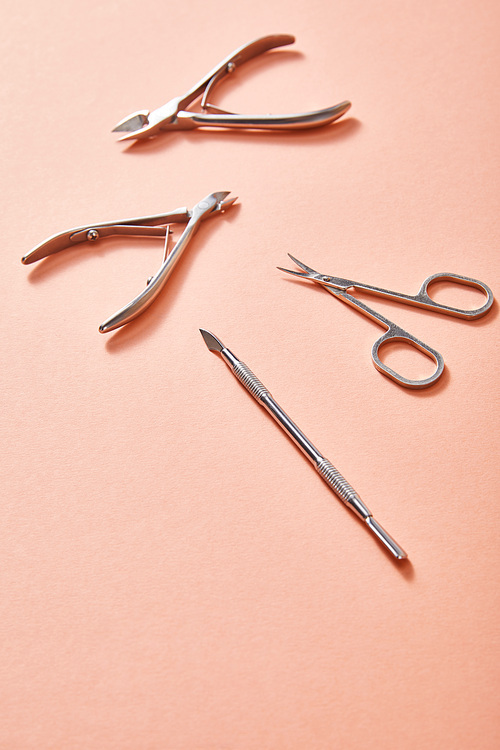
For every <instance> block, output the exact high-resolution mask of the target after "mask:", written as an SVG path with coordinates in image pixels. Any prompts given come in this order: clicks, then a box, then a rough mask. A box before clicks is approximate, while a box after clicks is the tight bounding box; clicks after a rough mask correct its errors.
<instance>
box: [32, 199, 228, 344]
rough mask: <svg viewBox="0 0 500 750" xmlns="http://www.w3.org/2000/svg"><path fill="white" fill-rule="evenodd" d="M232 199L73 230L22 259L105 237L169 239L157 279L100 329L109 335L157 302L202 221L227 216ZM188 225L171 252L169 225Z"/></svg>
mask: <svg viewBox="0 0 500 750" xmlns="http://www.w3.org/2000/svg"><path fill="white" fill-rule="evenodd" d="M228 195H229V193H228V192H219V193H211V194H210V195H207V196H206V198H203V200H201V201H200V202H199V203H197V204H196V206H195V207H194V208H192V209H189V208H178V209H176V210H175V211H172V212H170V213H166V214H156V215H154V216H140V217H137V218H135V219H124V220H123V221H112V222H103V223H101V224H87V225H86V226H83V227H76V228H74V229H69V230H68V231H66V232H60V233H59V234H55V235H53V236H52V237H49V239H47V240H45V241H44V242H42V243H40V244H39V245H37V246H36V247H35V248H34V249H33V250H31V252H29V253H28V254H27V255H25V256H24V257H23V258H22V262H23V263H24V264H26V265H28V264H29V263H34V262H35V261H37V260H41V259H42V258H46V257H47V256H48V255H53V254H54V253H58V252H60V251H61V250H64V249H65V248H67V247H70V246H72V245H75V244H79V243H82V242H90V243H93V242H96V241H97V240H99V239H101V238H103V237H111V236H115V235H127V236H133V237H165V252H164V257H163V262H162V264H161V266H160V268H159V270H158V271H157V272H156V273H155V274H154V276H151V277H150V278H149V279H148V281H147V284H146V287H145V288H144V289H143V290H142V292H141V293H140V294H138V295H137V297H135V298H134V299H133V300H132V301H131V302H129V303H128V305H125V307H122V308H121V310H119V311H118V312H117V313H115V314H114V315H112V316H111V317H110V318H108V319H107V320H106V321H105V322H104V323H102V325H100V326H99V331H100V332H101V333H108V332H109V331H113V330H114V329H115V328H119V327H120V326H123V325H125V324H126V323H130V321H131V320H133V319H134V318H136V317H137V316H138V315H140V314H141V313H142V312H144V310H145V309H146V308H147V307H149V305H150V304H151V303H152V302H153V301H154V300H155V299H156V297H157V296H158V294H159V293H160V292H161V290H162V289H163V287H164V285H165V283H166V281H167V279H168V278H169V276H170V274H171V273H172V271H173V269H174V267H175V265H176V263H177V261H178V260H179V258H180V257H181V255H182V253H183V252H184V250H185V248H186V246H187V245H188V243H189V241H190V240H191V238H192V237H193V236H194V234H195V232H196V231H197V230H198V228H199V226H200V223H201V221H203V220H204V219H207V218H209V217H212V216H217V215H220V214H222V213H224V211H225V210H226V209H227V208H229V207H230V206H232V205H233V203H234V202H235V201H236V200H237V198H229V199H227V196H228ZM185 222H187V224H186V228H185V229H184V231H183V232H182V234H181V236H180V237H179V239H178V240H177V242H176V244H175V245H174V247H173V248H172V249H171V250H169V248H168V236H169V232H170V231H171V230H169V226H168V225H169V224H177V223H185Z"/></svg>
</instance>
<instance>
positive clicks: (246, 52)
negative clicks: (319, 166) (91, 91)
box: [113, 34, 351, 141]
mask: <svg viewBox="0 0 500 750" xmlns="http://www.w3.org/2000/svg"><path fill="white" fill-rule="evenodd" d="M294 41H295V37H294V36H291V35H290V34H272V35H271V36H265V37H262V38H260V39H256V40H255V41H253V42H250V43H249V44H244V45H243V46H242V47H239V48H238V49H237V50H235V51H234V52H232V53H231V54H230V55H228V57H226V58H225V59H224V60H223V61H222V62H221V63H219V64H218V65H216V66H215V68H213V69H212V70H211V71H210V72H209V73H207V75H206V76H204V77H203V78H202V79H201V80H200V81H198V83H196V84H195V85H194V86H193V87H192V88H190V89H189V91H187V92H186V93H185V94H183V95H182V96H177V97H175V98H174V99H171V100H170V101H169V102H167V104H164V105H163V106H162V107H159V108H158V109H155V110H153V111H152V112H150V111H149V110H148V109H141V110H139V111H138V112H134V113H133V114H131V115H128V116H127V117H125V118H124V119H123V120H120V122H119V123H118V125H116V126H115V127H114V128H113V132H114V133H125V135H123V136H122V137H121V138H120V139H119V140H121V141H125V140H131V139H136V138H149V137H151V136H152V135H156V134H157V133H158V132H159V131H160V130H191V129H193V128H199V127H211V128H247V129H251V130H283V129H300V128H312V127H318V126H320V125H327V124H328V123H330V122H333V121H334V120H337V119H338V118H339V117H342V115H343V114H345V113H346V112H347V110H348V109H349V107H350V106H351V103H350V102H348V101H344V102H341V103H340V104H336V105H335V106H333V107H327V108H326V109H320V110H318V111H317V112H303V113H300V114H288V115H238V114H234V113H233V112H227V111H226V110H224V109H220V108H219V107H215V106H214V105H213V104H209V103H208V96H209V95H210V94H211V92H212V90H213V89H214V87H215V85H216V84H217V83H219V81H221V80H222V79H223V78H224V77H225V76H227V75H229V74H230V73H233V72H234V71H235V69H236V68H237V67H238V66H239V65H242V64H243V63H244V62H246V61H247V60H251V59H252V58H254V57H257V56H258V55H261V54H263V53H264V52H267V50H270V49H273V48H274V47H283V46H285V45H287V44H293V42H294ZM199 97H202V99H201V109H202V112H193V111H187V110H186V108H187V107H189V105H190V104H192V103H193V102H194V101H196V99H198V98H199Z"/></svg>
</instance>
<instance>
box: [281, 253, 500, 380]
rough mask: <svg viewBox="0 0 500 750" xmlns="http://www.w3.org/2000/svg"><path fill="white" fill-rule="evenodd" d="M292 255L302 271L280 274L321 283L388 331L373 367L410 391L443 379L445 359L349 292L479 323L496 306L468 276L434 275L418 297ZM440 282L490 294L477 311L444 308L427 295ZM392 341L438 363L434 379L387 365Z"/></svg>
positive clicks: (374, 353) (379, 344) (376, 349)
mask: <svg viewBox="0 0 500 750" xmlns="http://www.w3.org/2000/svg"><path fill="white" fill-rule="evenodd" d="M288 255H289V257H290V258H291V259H292V260H293V262H294V263H296V264H297V265H298V266H299V267H300V268H302V271H290V270H289V269H287V268H281V267H279V266H278V268H279V270H280V271H285V273H290V274H292V275H293V276H298V277H299V278H300V279H306V280H307V281H314V282H316V283H317V284H320V285H321V286H322V287H324V288H325V289H326V290H327V291H328V292H330V294H333V295H334V296H335V297H337V298H338V299H341V300H342V301H343V302H346V303H347V304H348V305H351V306H352V307H354V308H356V309H357V310H359V311H360V312H362V313H363V314H364V315H366V316H367V317H368V318H371V319H372V320H374V321H375V322H376V323H379V324H380V325H381V326H384V327H385V328H387V332H386V333H384V334H383V335H382V336H381V337H380V338H379V339H377V341H375V343H374V344H373V348H372V360H373V364H374V365H375V367H376V368H377V370H379V371H380V372H381V373H383V374H384V375H387V377H389V378H391V379H392V380H394V381H395V382H396V383H399V384H400V385H403V386H405V387H406V388H426V387H427V386H429V385H432V384H433V383H435V382H436V381H437V380H439V378H440V377H441V375H442V374H443V369H444V361H443V357H442V356H441V354H440V353H439V352H437V351H436V350H435V349H432V348H431V347H430V346H428V345H427V344H424V343H423V342H422V341H419V339H417V338H415V336H413V335H412V334H411V333H408V331H405V330H404V329H403V328H400V326H398V325H396V323H393V322H392V321H390V320H388V319H387V318H385V317H384V316H383V315H381V314H380V313H378V312H377V311H376V310H373V309H372V308H371V307H368V305H366V304H365V303H364V302H361V300H359V299H357V298H356V297H353V295H352V294H349V292H348V290H350V289H351V290H356V289H358V290H360V291H362V292H368V293H369V294H374V295H377V296H378V297H385V298H386V299H389V300H393V301H395V302H401V303H402V304H405V305H414V306H415V307H422V308H424V309H425V310H433V311H434V312H439V313H443V314H445V315H454V316H455V317H457V318H463V319H464V320H475V319H476V318H480V317H481V316H482V315H485V314H486V313H487V312H488V310H489V309H490V307H491V306H492V304H493V294H492V292H491V289H490V288H489V287H488V286H486V284H483V283H482V282H481V281H477V280H476V279H470V278H468V277H467V276H459V275H458V274H456V273H435V274H434V275H433V276H429V277H428V278H427V279H425V281H424V283H423V284H422V286H421V287H420V290H419V292H418V294H415V295H408V294H401V293H399V292H392V291H390V290H389V289H381V288H379V287H376V286H371V285H369V284H361V283H359V282H357V281H352V280H350V279H341V278H337V277H335V276H326V275H324V274H321V273H318V271H315V270H314V269H312V268H309V266H306V265H305V263H302V262H301V261H300V260H297V258H294V257H293V256H292V255H290V254H288ZM436 281H449V282H452V283H457V284H463V285H465V286H470V287H473V288H475V289H479V290H480V291H481V292H483V293H484V294H485V295H486V302H485V303H484V304H483V305H482V307H478V308H477V309H475V310H462V309H461V308H457V307H449V306H448V305H442V304H440V303H439V302H435V301H434V300H433V299H431V297H429V295H428V293H427V290H428V287H429V286H430V285H431V284H433V283H435V282H436ZM388 341H402V342H405V343H407V344H411V345H412V346H414V347H415V348H416V349H419V350H420V351H421V352H423V353H424V354H425V355H426V356H427V357H429V358H430V359H431V360H433V361H434V363H435V364H436V370H435V371H434V373H433V374H432V375H431V376H430V377H428V378H423V379H422V380H412V379H410V378H405V377H404V376H403V375H399V374H398V373H397V372H395V371H394V370H393V369H392V368H391V367H388V366H387V365H386V364H384V363H383V362H382V361H381V359H380V357H379V351H380V348H381V347H382V346H383V345H384V344H386V343H387V342H388Z"/></svg>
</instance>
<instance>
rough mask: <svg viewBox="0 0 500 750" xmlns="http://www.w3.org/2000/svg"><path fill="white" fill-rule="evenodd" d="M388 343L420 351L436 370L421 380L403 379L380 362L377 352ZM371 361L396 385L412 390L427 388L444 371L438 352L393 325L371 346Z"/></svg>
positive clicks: (442, 361) (441, 358) (402, 376)
mask: <svg viewBox="0 0 500 750" xmlns="http://www.w3.org/2000/svg"><path fill="white" fill-rule="evenodd" d="M388 341H401V342H403V343H405V344H411V346H414V347H415V348H416V349H418V350H419V351H421V352H422V353H423V354H425V355H426V356H427V357H429V359H432V361H433V362H434V363H435V364H436V369H435V371H434V372H433V374H432V375H430V376H429V377H428V378H423V379H422V380H413V379H412V378H405V377H404V375H400V374H399V373H398V372H396V371H395V370H393V369H392V367H389V366H388V365H386V364H384V362H382V360H381V359H380V357H379V351H380V348H381V347H382V346H383V345H384V344H386V343H387V342H388ZM372 360H373V364H374V365H375V367H376V368H377V370H378V371H379V372H381V373H382V374H383V375H387V377H389V378H391V380H394V381H395V382H396V383H399V385H403V386H405V387H406V388H413V389H419V388H427V386H429V385H432V384H433V383H435V382H436V381H437V380H439V378H440V377H441V375H442V374H443V370H444V360H443V357H442V356H441V354H440V353H439V352H438V351H436V350H435V349H433V348H432V347H430V346H428V345H427V344H424V342H423V341H420V340H419V339H417V338H415V336H412V335H411V333H408V331H405V330H404V329H403V328H400V327H399V326H397V325H396V324H395V323H390V326H389V330H388V331H387V332H386V333H384V334H383V335H382V336H380V338H378V339H377V340H376V341H375V343H374V344H373V347H372Z"/></svg>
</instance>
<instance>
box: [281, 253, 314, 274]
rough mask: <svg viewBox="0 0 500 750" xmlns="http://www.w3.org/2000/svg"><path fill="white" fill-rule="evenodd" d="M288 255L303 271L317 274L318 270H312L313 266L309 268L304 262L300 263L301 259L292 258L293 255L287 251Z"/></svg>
mask: <svg viewBox="0 0 500 750" xmlns="http://www.w3.org/2000/svg"><path fill="white" fill-rule="evenodd" d="M287 255H288V257H289V258H291V260H293V262H294V263H296V264H297V265H298V266H299V267H300V268H302V269H303V270H304V271H307V273H309V274H313V275H314V276H318V275H319V274H318V272H317V271H315V270H314V268H309V266H306V264H305V263H302V261H301V260H297V258H294V257H293V255H291V254H290V253H287Z"/></svg>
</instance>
